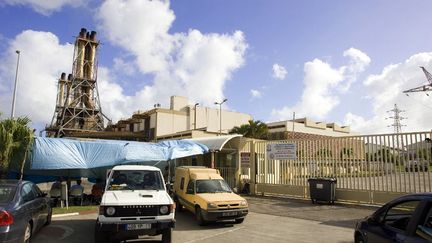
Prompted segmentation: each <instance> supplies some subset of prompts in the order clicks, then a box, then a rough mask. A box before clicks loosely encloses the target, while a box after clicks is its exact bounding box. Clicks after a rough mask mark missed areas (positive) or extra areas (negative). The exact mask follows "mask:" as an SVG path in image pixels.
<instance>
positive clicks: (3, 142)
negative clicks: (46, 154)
mask: <svg viewBox="0 0 432 243" xmlns="http://www.w3.org/2000/svg"><path fill="white" fill-rule="evenodd" d="M0 115H1V114H0ZM29 123H30V119H28V118H27V117H23V118H21V117H20V118H17V119H13V118H11V119H4V120H0V177H1V178H5V177H6V175H7V173H8V171H9V170H10V168H11V166H12V164H11V161H14V162H17V164H18V168H16V169H20V171H21V175H22V172H23V169H24V162H25V160H26V158H27V154H28V151H29V150H30V148H31V146H32V144H33V137H34V135H33V131H32V130H31V129H30V128H29V127H28V125H29Z"/></svg>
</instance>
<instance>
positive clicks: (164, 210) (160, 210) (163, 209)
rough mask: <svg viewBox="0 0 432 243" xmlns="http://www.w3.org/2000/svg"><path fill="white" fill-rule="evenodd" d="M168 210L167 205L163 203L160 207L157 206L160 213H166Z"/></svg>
mask: <svg viewBox="0 0 432 243" xmlns="http://www.w3.org/2000/svg"><path fill="white" fill-rule="evenodd" d="M168 211H169V208H168V206H166V205H163V206H161V207H160V208H159V212H160V213H161V214H168Z"/></svg>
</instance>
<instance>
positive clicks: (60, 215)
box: [52, 213, 79, 218]
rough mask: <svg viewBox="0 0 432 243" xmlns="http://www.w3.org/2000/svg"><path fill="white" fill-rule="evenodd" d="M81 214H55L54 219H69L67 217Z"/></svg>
mask: <svg viewBox="0 0 432 243" xmlns="http://www.w3.org/2000/svg"><path fill="white" fill-rule="evenodd" d="M76 215H79V213H64V214H53V216H52V217H53V218H60V217H67V216H76Z"/></svg>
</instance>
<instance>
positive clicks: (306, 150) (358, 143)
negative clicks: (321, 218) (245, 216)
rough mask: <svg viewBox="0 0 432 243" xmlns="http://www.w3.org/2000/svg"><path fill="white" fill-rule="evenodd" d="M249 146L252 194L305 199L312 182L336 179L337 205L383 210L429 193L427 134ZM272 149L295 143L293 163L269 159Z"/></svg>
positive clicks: (431, 151) (431, 186)
mask: <svg viewBox="0 0 432 243" xmlns="http://www.w3.org/2000/svg"><path fill="white" fill-rule="evenodd" d="M251 143H252V144H251V146H250V147H251V149H250V150H251V155H252V156H251V157H252V158H251V159H252V161H254V162H252V166H251V169H250V172H249V175H247V177H248V178H250V180H251V183H252V185H253V190H254V191H255V193H262V194H281V195H289V196H295V197H302V198H308V197H309V186H308V181H307V180H308V179H309V178H315V177H332V178H336V179H337V190H336V197H337V200H343V201H351V202H358V203H369V204H382V203H385V202H387V201H389V200H391V199H393V198H395V197H397V196H399V195H402V194H406V193H415V192H430V191H431V189H432V183H431V182H432V180H431V177H432V175H431V170H430V169H431V168H432V167H431V165H432V161H431V159H432V146H431V145H432V143H431V132H417V133H401V134H379V135H366V136H352V137H338V138H333V137H332V138H322V139H319V140H284V141H255V142H251ZM270 143H294V144H295V145H296V155H297V159H295V160H272V159H269V158H267V154H266V146H267V145H268V144H270ZM241 171H242V173H245V171H244V170H241ZM242 176H245V175H242Z"/></svg>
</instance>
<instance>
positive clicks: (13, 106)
mask: <svg viewBox="0 0 432 243" xmlns="http://www.w3.org/2000/svg"><path fill="white" fill-rule="evenodd" d="M15 53H16V54H17V55H18V59H17V64H16V71H15V86H14V92H13V98H12V111H11V118H12V119H13V118H14V116H15V99H16V91H17V84H18V67H19V61H20V53H21V52H20V51H19V50H16V51H15Z"/></svg>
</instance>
